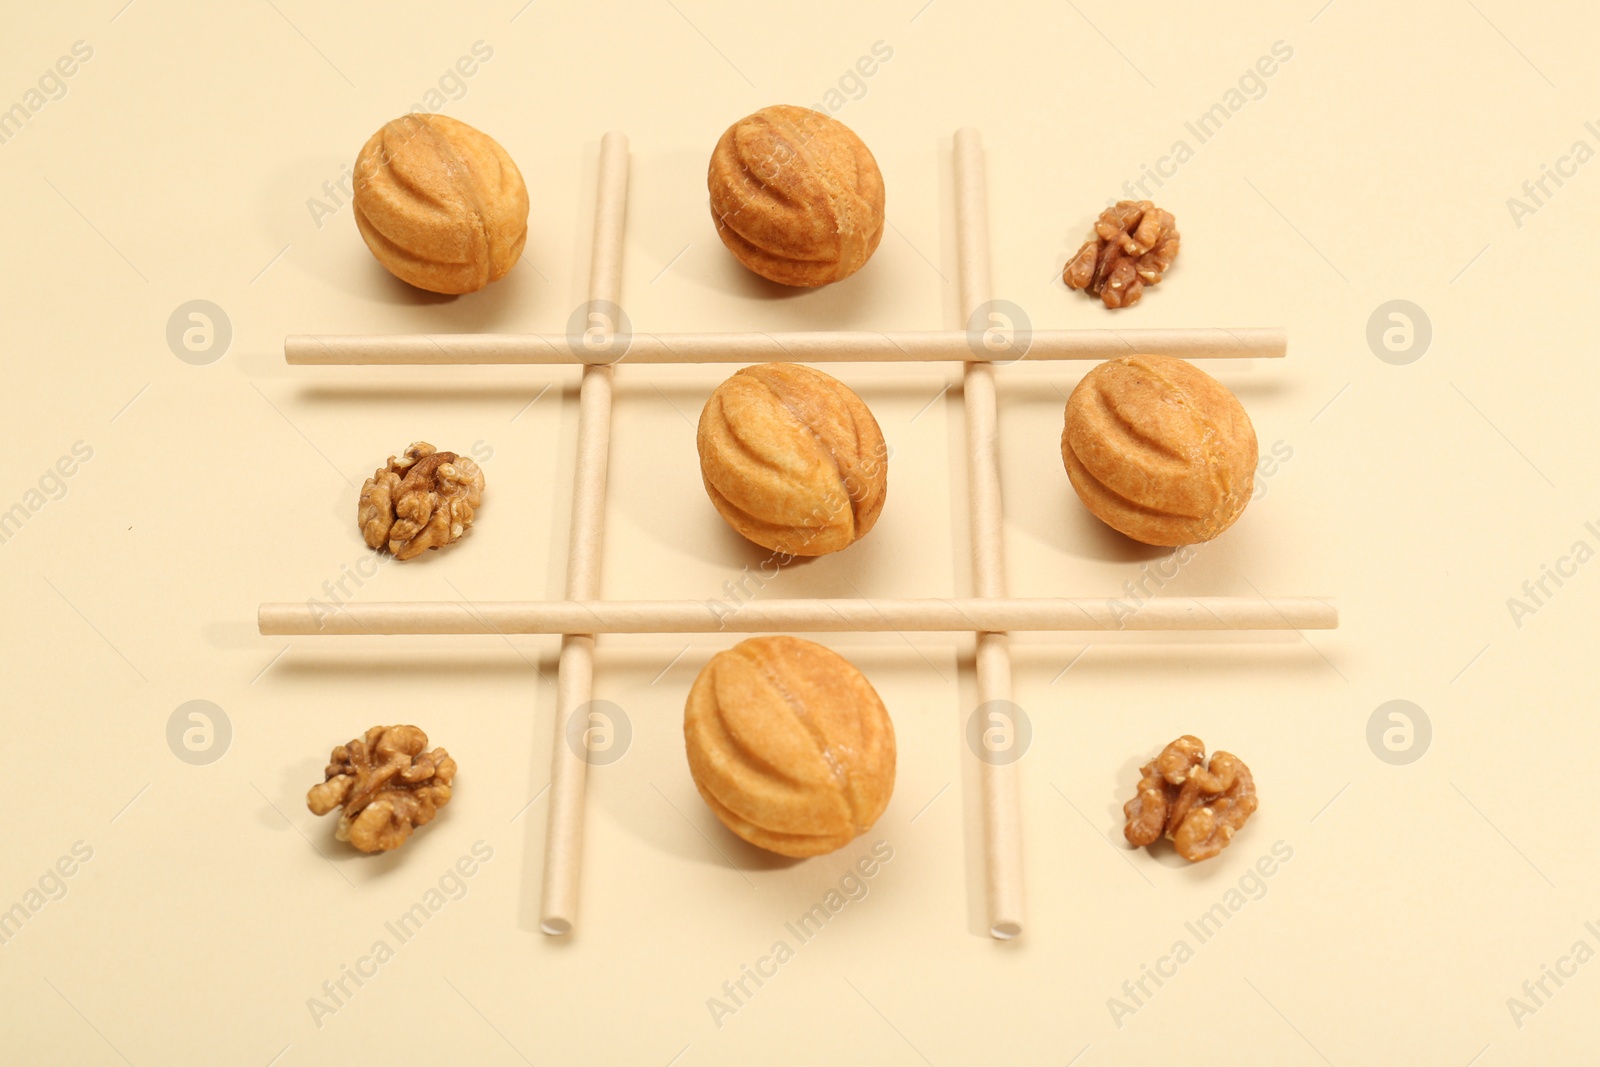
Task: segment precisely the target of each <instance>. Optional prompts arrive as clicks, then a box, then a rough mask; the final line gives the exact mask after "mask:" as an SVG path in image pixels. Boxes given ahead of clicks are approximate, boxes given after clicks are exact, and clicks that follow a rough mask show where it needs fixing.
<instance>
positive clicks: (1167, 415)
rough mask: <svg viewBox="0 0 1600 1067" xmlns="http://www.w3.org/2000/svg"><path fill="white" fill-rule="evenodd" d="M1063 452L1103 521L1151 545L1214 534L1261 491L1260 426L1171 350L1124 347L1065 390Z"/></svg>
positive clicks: (1082, 493)
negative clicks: (1126, 351)
mask: <svg viewBox="0 0 1600 1067" xmlns="http://www.w3.org/2000/svg"><path fill="white" fill-rule="evenodd" d="M1061 459H1062V462H1063V463H1065V464H1066V468H1067V476H1068V477H1069V478H1070V479H1071V480H1072V487H1073V488H1074V489H1075V490H1077V492H1078V498H1079V499H1080V500H1082V501H1083V503H1084V506H1085V507H1087V508H1088V509H1089V510H1090V511H1092V512H1093V513H1094V514H1095V515H1096V516H1097V517H1098V518H1099V519H1100V520H1101V521H1102V522H1104V523H1105V524H1106V525H1108V526H1110V527H1112V528H1113V529H1116V530H1119V531H1121V532H1122V533H1124V534H1126V535H1127V536H1129V537H1131V538H1133V539H1134V540H1135V541H1142V542H1144V543H1145V544H1147V545H1189V544H1195V543H1197V542H1200V541H1209V540H1211V539H1212V538H1214V537H1216V536H1217V535H1218V534H1220V533H1222V531H1224V530H1226V529H1227V528H1228V527H1229V526H1232V525H1233V523H1234V520H1236V519H1238V517H1239V516H1240V515H1241V514H1243V512H1244V509H1245V505H1246V504H1248V503H1249V502H1250V497H1251V495H1252V494H1253V493H1254V492H1255V470H1256V431H1255V428H1254V427H1253V426H1251V424H1250V416H1249V415H1247V414H1245V410H1244V406H1243V405H1241V404H1240V403H1239V400H1238V398H1237V397H1235V396H1234V395H1233V394H1232V393H1231V392H1229V391H1228V389H1227V387H1226V386H1224V385H1223V384H1222V383H1221V382H1219V381H1217V380H1216V379H1215V378H1213V377H1211V376H1210V375H1209V374H1206V373H1205V372H1204V371H1202V370H1200V369H1199V368H1198V367H1196V366H1194V365H1193V364H1190V363H1186V362H1184V361H1183V360H1181V359H1173V358H1171V357H1169V356H1123V357H1122V358H1121V359H1113V360H1109V361H1107V362H1105V363H1102V364H1100V365H1099V366H1098V367H1096V368H1094V369H1093V370H1091V371H1090V372H1089V373H1088V374H1086V375H1084V376H1083V380H1082V381H1080V382H1079V383H1078V386H1077V388H1076V389H1074V390H1073V391H1072V395H1071V396H1070V397H1068V398H1067V413H1066V428H1065V430H1064V431H1063V432H1062V435H1061Z"/></svg>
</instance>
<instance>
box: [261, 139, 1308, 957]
mask: <svg viewBox="0 0 1600 1067" xmlns="http://www.w3.org/2000/svg"><path fill="white" fill-rule="evenodd" d="M954 165H955V194H956V227H957V254H958V258H959V267H960V286H959V288H960V300H961V311H962V313H963V317H964V318H965V320H966V322H967V323H968V328H967V329H966V330H957V331H941V332H920V333H874V332H865V331H849V332H846V331H818V332H800V333H695V334H646V333H638V332H633V331H632V330H631V329H629V328H628V327H626V326H625V325H624V326H621V328H620V329H619V325H620V324H622V323H625V321H626V320H625V318H624V317H623V316H622V314H621V311H620V298H621V292H620V290H621V274H622V248H623V234H624V220H625V215H626V203H627V191H628V141H627V138H626V137H625V136H624V135H622V134H620V133H608V134H606V135H605V137H604V138H602V139H601V143H600V161H599V189H598V194H597V200H596V205H595V223H594V252H593V257H592V260H591V265H590V273H589V303H588V305H587V306H586V308H585V313H586V316H587V317H586V318H584V319H583V325H582V326H580V327H578V328H576V329H574V330H573V331H570V332H569V334H550V335H488V334H460V335H396V336H377V337H362V336H347V337H332V336H324V337H316V336H291V337H288V338H286V339H285V340H284V356H285V358H286V359H287V361H288V362H289V363H291V364H304V365H324V366H326V365H336V364H362V365H369V366H370V365H387V364H412V365H416V364H445V365H466V364H480V363H502V364H547V365H548V364H571V363H581V364H583V365H584V366H583V376H582V382H581V384H580V386H579V391H578V429H577V461H576V469H575V472H574V477H573V506H572V525H571V534H570V538H569V541H568V563H567V590H566V595H567V599H566V600H564V601H511V602H497V603H486V602H478V603H470V604H469V603H450V602H439V603H371V604H342V605H340V607H339V611H338V612H337V613H335V614H333V615H327V616H324V615H322V614H319V613H317V612H314V611H312V610H311V609H310V608H309V607H308V606H306V605H304V604H293V603H290V604H283V603H277V604H262V605H261V608H260V613H259V617H258V627H259V629H260V632H261V633H263V634H294V635H307V636H314V635H338V634H430V635H438V634H502V635H503V634H561V635H562V639H561V652H560V659H559V661H558V667H557V673H556V716H555V726H554V729H555V735H556V736H555V742H554V744H553V745H552V747H551V751H552V756H551V760H552V766H551V783H550V816H549V831H548V834H547V835H546V840H545V863H544V879H543V888H542V899H541V904H540V925H541V927H542V929H543V930H544V932H545V933H547V934H552V935H561V934H566V933H569V932H571V930H572V929H573V926H574V923H575V922H576V916H577V911H578V897H579V883H580V876H581V873H582V845H583V825H584V800H585V783H586V773H587V769H588V763H587V761H586V760H585V759H584V758H583V757H582V756H581V755H580V754H579V753H578V752H577V751H575V750H574V748H573V747H572V746H569V745H568V744H566V743H565V734H566V729H567V720H568V719H569V717H570V716H571V715H572V714H573V713H574V712H575V711H576V710H577V709H579V708H582V707H583V706H584V705H586V704H588V703H589V702H590V701H591V699H592V698H593V694H594V649H595V636H596V635H597V634H601V633H616V634H628V633H634V634H637V633H730V632H731V633H758V632H774V631H777V632H785V631H788V632H826V631H832V632H894V631H900V632H904V631H916V630H921V631H947V632H971V633H973V634H974V635H975V640H976V643H977V647H976V659H975V662H976V675H977V677H976V681H977V692H978V700H979V707H980V708H984V707H999V708H1003V707H1006V706H1008V705H1009V702H1010V699H1011V652H1010V645H1009V639H1008V636H1007V634H1008V631H1011V630H1040V631H1068V630H1134V629H1137V630H1208V629H1209V630H1285V629H1294V630H1303V629H1331V628H1333V627H1336V626H1337V625H1338V612H1337V609H1336V607H1335V606H1334V605H1333V603H1332V602H1331V601H1329V600H1327V599H1324V598H1315V597H1287V598H1259V597H1196V598H1184V597H1158V598H1155V599H1152V600H1149V601H1146V602H1144V603H1143V604H1141V605H1140V607H1139V609H1138V610H1137V611H1136V612H1134V613H1132V614H1129V613H1128V612H1127V609H1126V606H1125V605H1122V604H1120V603H1119V602H1118V601H1117V600H1116V599H1114V598H1103V599H1102V598H1013V597H1008V596H1007V594H1006V578H1005V553H1004V535H1003V534H1004V531H1003V524H1002V510H1001V498H1000V468H999V459H998V454H997V446H996V435H997V431H996V410H997V409H996V399H995V369H996V366H997V365H1004V364H1006V363H1011V362H1015V361H1016V360H1018V359H1020V358H1024V357H1025V358H1029V359H1050V360H1055V359H1108V358H1115V357H1117V356H1121V355H1127V354H1132V353H1141V352H1148V353H1159V354H1163V355H1169V356H1177V357H1180V358H1184V359H1207V358H1210V359H1220V358H1259V357H1276V356H1282V355H1283V354H1284V352H1285V347H1286V341H1285V336H1284V331H1282V330H1281V329H1184V330H1053V331H1034V332H1032V333H1031V334H1026V335H1023V334H1022V333H1020V332H1017V331H1014V329H1013V326H1012V324H1011V323H1009V322H1007V321H1006V320H1005V318H1004V316H1003V315H1001V316H999V317H993V316H991V314H990V312H991V310H992V309H993V308H994V305H993V304H992V302H991V301H990V293H989V235H988V207H987V199H986V192H985V188H984V155H983V148H982V143H981V141H980V138H979V135H978V133H977V131H975V130H971V129H963V130H959V131H957V132H956V134H955V138H954ZM623 360H626V361H627V362H629V363H640V364H650V363H759V362H765V361H769V360H783V361H788V362H799V363H821V362H914V361H924V362H961V363H963V364H964V368H963V372H962V391H963V402H964V410H965V422H966V444H967V491H968V496H969V500H970V505H971V506H970V512H971V529H970V540H971V544H972V572H973V583H972V584H973V587H974V588H973V595H972V596H970V597H966V598H957V599H920V600H919V599H901V600H867V599H864V598H858V599H841V600H821V599H803V598H802V599H791V600H784V599H769V600H754V601H750V602H747V603H745V604H743V605H741V606H740V608H739V610H738V611H737V612H734V613H732V614H731V615H718V614H717V613H715V612H713V611H712V610H711V609H710V608H709V607H708V606H707V605H706V604H705V603H703V602H701V601H694V600H687V601H617V600H602V599H600V598H599V591H600V554H601V545H602V542H603V537H604V532H605V505H606V476H607V467H608V458H609V451H610V445H611V392H612V378H613V375H614V374H615V369H614V365H615V364H616V363H618V362H622V361H623ZM971 758H973V759H977V760H978V761H979V780H980V783H981V789H980V804H981V806H982V815H983V819H982V822H983V837H984V865H985V874H986V887H987V901H986V903H987V914H988V920H989V932H990V934H991V935H992V936H994V937H996V938H1000V939H1009V938H1013V937H1016V936H1017V935H1018V934H1020V933H1021V932H1022V929H1023V925H1024V910H1023V898H1022V835H1021V829H1020V826H1019V819H1018V809H1019V799H1018V793H1017V781H1016V764H1015V763H1011V762H1003V761H999V760H991V759H981V758H980V757H979V755H978V754H977V753H974V754H973V755H972V757H971Z"/></svg>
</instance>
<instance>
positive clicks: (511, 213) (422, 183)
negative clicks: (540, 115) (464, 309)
mask: <svg viewBox="0 0 1600 1067" xmlns="http://www.w3.org/2000/svg"><path fill="white" fill-rule="evenodd" d="M354 185H355V195H354V198H353V204H354V209H355V217H356V226H357V227H359V228H360V230H361V236H362V238H363V239H365V241H366V242H367V247H368V248H370V249H371V250H372V254H373V255H374V256H376V257H377V258H378V262H379V263H382V264H383V265H384V266H385V267H387V268H388V269H389V272H390V273H391V274H393V275H394V276H395V277H396V278H399V279H400V280H401V281H403V282H409V283H410V284H412V285H415V286H416V287H417V288H419V289H427V290H429V291H430V292H435V293H471V292H475V291H476V290H479V289H482V288H483V287H484V286H485V285H488V284H489V283H490V282H492V281H496V280H497V279H499V278H503V277H505V275H506V274H508V273H509V272H510V270H511V268H512V267H514V266H516V263H517V257H518V256H520V255H522V246H523V243H524V242H525V241H526V240H527V238H528V190H527V187H526V186H525V185H524V184H523V182H522V173H521V172H520V171H519V170H517V165H516V164H515V163H513V162H512V161H511V157H510V156H508V155H507V154H506V151H505V149H503V148H501V147H500V145H499V144H498V143H497V142H496V141H495V139H494V138H492V137H490V136H489V135H488V134H485V133H482V132H480V131H478V130H475V129H473V128H472V127H471V126H468V125H467V124H466V123H464V122H459V121H457V120H456V119H452V118H448V117H446V116H444V115H422V114H413V115H404V116H402V117H400V118H398V119H395V120H394V121H393V122H389V123H385V124H384V127H383V128H382V129H381V130H379V131H378V132H377V133H375V134H373V135H372V138H371V139H370V140H369V141H367V143H366V145H364V146H363V147H362V149H361V154H360V155H358V156H357V157H356V168H355V180H354Z"/></svg>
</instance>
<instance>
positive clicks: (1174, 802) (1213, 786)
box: [1122, 734, 1256, 863]
mask: <svg viewBox="0 0 1600 1067" xmlns="http://www.w3.org/2000/svg"><path fill="white" fill-rule="evenodd" d="M1205 757H1206V746H1205V743H1204V742H1202V741H1201V740H1200V739H1199V738H1198V737H1193V736H1191V735H1189V734H1185V735H1184V736H1182V737H1180V738H1178V739H1177V740H1176V741H1174V742H1172V744H1170V745H1168V746H1167V747H1166V748H1164V749H1162V750H1161V754H1160V755H1158V756H1157V757H1156V758H1155V759H1153V760H1151V761H1150V762H1149V763H1146V764H1145V765H1144V766H1143V767H1142V768H1140V774H1142V775H1143V777H1142V778H1141V779H1140V780H1139V792H1138V794H1137V795H1135V796H1134V798H1133V799H1132V800H1130V801H1128V802H1127V803H1126V804H1124V805H1123V806H1122V811H1123V814H1124V815H1126V816H1127V818H1128V825H1127V827H1126V828H1125V829H1124V830H1123V835H1124V836H1125V837H1127V839H1128V842H1129V843H1130V844H1132V845H1135V846H1140V845H1149V844H1153V843H1154V842H1155V841H1156V840H1157V839H1158V838H1161V837H1166V838H1168V839H1169V840H1171V841H1172V844H1173V846H1174V847H1175V848H1176V849H1177V850H1178V855H1180V856H1182V857H1183V858H1184V859H1186V860H1188V861H1189V862H1191V863H1198V862H1199V861H1200V860H1205V859H1210V858H1211V857H1212V856H1215V855H1216V854H1217V853H1219V852H1221V851H1222V850H1223V849H1225V848H1227V847H1228V843H1229V842H1230V841H1231V840H1232V839H1233V835H1234V834H1235V833H1237V832H1238V831H1239V829H1240V828H1241V827H1242V826H1244V824H1245V820H1247V819H1249V818H1250V816H1251V814H1253V813H1254V812H1255V810H1256V783H1255V779H1254V778H1252V777H1251V776H1250V768H1248V767H1246V766H1245V765H1244V761H1242V760H1240V759H1239V757H1238V756H1235V755H1233V754H1232V753H1230V752H1216V753H1213V754H1212V756H1211V764H1210V766H1209V767H1208V766H1207V765H1206V758H1205Z"/></svg>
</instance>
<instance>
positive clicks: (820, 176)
mask: <svg viewBox="0 0 1600 1067" xmlns="http://www.w3.org/2000/svg"><path fill="white" fill-rule="evenodd" d="M706 181H707V185H708V186H709V187H710V190H711V215H712V218H713V219H715V220H716V224H717V235H718V236H719V237H721V238H722V243H723V244H725V245H727V246H728V250H729V251H730V252H732V253H733V254H734V255H735V256H736V257H737V258H738V260H739V262H741V263H743V264H744V265H745V266H746V267H749V268H750V269H751V270H753V271H755V272H756V273H757V274H759V275H761V276H762V277H763V278H767V279H770V280H771V281H775V282H780V283H782V284H784V285H801V286H816V285H826V284H828V283H829V282H836V281H838V280H839V279H841V278H848V277H849V276H850V275H852V274H854V273H855V272H856V271H858V270H860V269H861V267H862V265H863V264H865V263H866V262H867V259H868V257H870V256H871V255H872V253H873V250H875V249H876V248H877V247H878V242H879V241H880V240H882V238H883V175H882V174H881V173H879V171H878V163H877V161H876V160H875V159H873V158H872V153H871V152H869V151H868V150H867V146H866V145H864V144H862V143H861V138H859V137H857V136H856V135H855V133H854V132H852V131H851V129H850V127H848V126H846V125H845V124H844V123H842V122H839V121H838V120H836V119H832V118H829V117H828V116H827V115H824V114H822V112H820V111H812V110H810V109H809V108H803V107H791V106H789V105H786V104H780V105H777V106H775V107H764V108H762V109H761V110H760V111H757V112H756V113H755V114H753V115H747V116H745V117H744V118H742V119H740V120H739V121H738V122H735V123H734V124H733V125H732V126H729V127H728V130H727V132H726V133H724V134H723V135H722V139H721V140H719V141H718V142H717V147H716V149H715V150H714V151H713V152H712V153H711V167H710V171H709V173H708V174H707V179H706Z"/></svg>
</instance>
